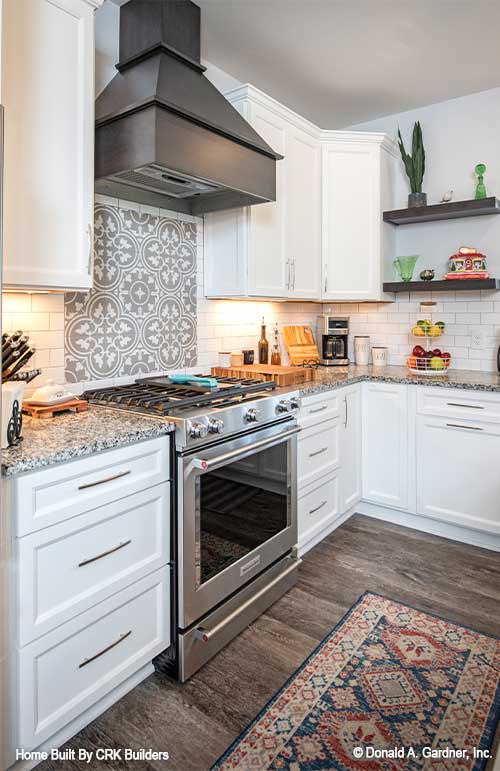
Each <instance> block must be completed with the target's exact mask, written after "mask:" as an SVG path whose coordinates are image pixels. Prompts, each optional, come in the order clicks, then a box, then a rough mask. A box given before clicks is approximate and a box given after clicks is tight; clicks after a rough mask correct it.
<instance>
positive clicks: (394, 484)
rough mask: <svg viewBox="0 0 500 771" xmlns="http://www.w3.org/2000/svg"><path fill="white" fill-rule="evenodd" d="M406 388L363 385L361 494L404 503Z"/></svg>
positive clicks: (388, 503) (387, 503) (385, 503)
mask: <svg viewBox="0 0 500 771" xmlns="http://www.w3.org/2000/svg"><path fill="white" fill-rule="evenodd" d="M407 400H408V391H407V387H406V386H400V385H391V384H388V383H384V384H382V383H366V384H364V386H363V498H364V499H365V500H367V501H370V502H371V503H379V504H382V505H383V506H391V507H394V508H397V509H406V508H407V507H408V401H407Z"/></svg>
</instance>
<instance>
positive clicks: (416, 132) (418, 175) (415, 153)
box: [398, 121, 427, 208]
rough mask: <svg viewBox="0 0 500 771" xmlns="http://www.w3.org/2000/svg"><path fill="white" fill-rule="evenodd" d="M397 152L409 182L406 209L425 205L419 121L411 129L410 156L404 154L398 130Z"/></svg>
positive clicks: (423, 164) (423, 160)
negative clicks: (409, 190) (399, 154)
mask: <svg viewBox="0 0 500 771" xmlns="http://www.w3.org/2000/svg"><path fill="white" fill-rule="evenodd" d="M398 140H399V151H400V153H401V158H402V159H403V163H404V166H405V171H406V174H407V176H408V179H409V180H410V189H411V193H409V195H408V208H412V207H414V206H426V205H427V193H422V180H423V178H424V172H425V150H424V143H423V140H422V128H421V126H420V121H417V122H416V123H415V125H414V127H413V137H412V150H411V152H412V154H411V155H409V154H408V153H407V152H406V149H405V146H404V142H403V138H402V136H401V131H400V130H399V128H398Z"/></svg>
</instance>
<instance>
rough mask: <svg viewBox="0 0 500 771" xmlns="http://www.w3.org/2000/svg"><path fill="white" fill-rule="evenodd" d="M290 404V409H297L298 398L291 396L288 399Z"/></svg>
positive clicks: (298, 404)
mask: <svg viewBox="0 0 500 771" xmlns="http://www.w3.org/2000/svg"><path fill="white" fill-rule="evenodd" d="M290 406H291V408H292V410H298V409H299V407H300V403H299V400H298V399H296V398H295V397H292V398H291V399H290Z"/></svg>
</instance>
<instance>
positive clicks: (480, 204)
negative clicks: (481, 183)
mask: <svg viewBox="0 0 500 771" xmlns="http://www.w3.org/2000/svg"><path fill="white" fill-rule="evenodd" d="M484 214H500V201H499V200H498V198H495V197H494V196H492V197H490V198H480V199H479V200H476V199H475V198H473V199H472V200H470V201H452V202H451V203H435V204H432V205H431V206H414V207H413V208H411V209H395V210H394V211H385V212H384V222H391V223H392V224H393V225H411V224H415V223H416V222H433V221H437V220H453V219H459V218H460V217H479V216H482V215H484Z"/></svg>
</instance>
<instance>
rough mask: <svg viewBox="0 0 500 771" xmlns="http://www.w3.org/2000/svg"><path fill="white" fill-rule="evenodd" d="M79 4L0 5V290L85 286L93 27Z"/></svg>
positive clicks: (19, 1) (66, 0)
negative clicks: (0, 190)
mask: <svg viewBox="0 0 500 771" xmlns="http://www.w3.org/2000/svg"><path fill="white" fill-rule="evenodd" d="M93 12H94V10H93V8H92V6H91V5H89V4H88V3H87V2H84V0H4V3H3V35H2V100H3V103H4V106H5V148H4V155H5V168H4V222H3V282H4V285H6V286H12V287H27V288H37V287H42V288H43V287H44V288H51V289H63V288H78V289H80V288H81V289H85V288H88V287H90V286H91V285H92V265H91V262H92V260H91V255H92V223H93V190H94V187H93V185H94V162H93V145H94V32H93V30H94V26H93V25H94V20H93Z"/></svg>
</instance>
